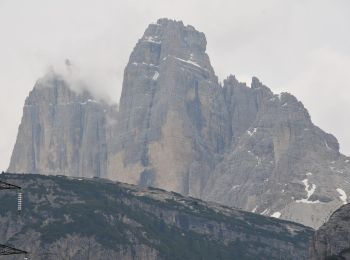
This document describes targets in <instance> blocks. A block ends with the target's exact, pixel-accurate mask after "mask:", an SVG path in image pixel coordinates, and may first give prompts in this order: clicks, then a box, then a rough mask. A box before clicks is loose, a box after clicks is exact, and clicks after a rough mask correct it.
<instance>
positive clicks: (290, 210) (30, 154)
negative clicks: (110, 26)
mask: <svg viewBox="0 0 350 260" xmlns="http://www.w3.org/2000/svg"><path fill="white" fill-rule="evenodd" d="M205 51H206V39H205V36H204V34H203V33H201V32H198V31H197V30H195V29H194V28H193V27H192V26H184V25H183V23H182V22H177V21H173V20H168V19H160V20H158V21H157V23H155V24H150V25H149V26H148V28H147V29H146V31H145V33H144V35H143V36H142V38H141V39H140V40H139V41H138V43H137V44H136V46H135V48H134V50H133V51H132V53H131V55H130V59H129V62H128V64H127V66H126V68H125V72H124V81H123V89H122V95H121V98H120V106H119V111H118V112H117V111H116V109H115V108H111V107H109V106H108V105H106V104H104V103H102V102H91V100H93V99H92V97H91V95H90V94H89V93H86V92H84V93H79V94H78V93H74V92H73V91H72V90H70V89H69V86H68V84H67V83H66V82H65V81H64V80H63V79H51V81H50V80H49V81H39V82H38V84H37V85H38V86H36V87H35V88H34V90H33V91H32V92H31V94H30V96H29V97H28V99H27V101H26V105H25V108H24V114H23V119H22V123H21V126H20V128H19V133H18V139H17V142H16V145H15V148H14V151H13V155H12V159H11V164H10V167H9V170H11V171H17V172H34V173H47V174H57V173H63V174H66V175H71V176H104V177H107V178H109V179H112V180H118V181H122V182H126V183H131V184H138V185H141V186H154V187H161V188H163V189H166V190H171V191H176V192H179V193H182V194H185V195H190V196H194V197H198V198H202V199H205V200H210V201H216V202H219V203H222V204H226V205H229V206H234V207H239V208H242V209H244V210H249V211H253V212H256V213H260V214H264V215H269V216H271V215H273V216H275V217H280V218H284V219H289V220H293V221H297V222H300V223H303V224H306V225H309V226H312V227H319V226H320V225H321V224H322V223H323V222H324V220H325V219H326V217H327V216H329V214H330V213H331V212H333V211H334V210H335V209H336V208H338V207H339V206H340V205H342V204H343V203H345V202H346V199H347V198H346V194H350V185H349V183H350V177H349V172H350V163H349V162H350V158H348V157H345V156H343V155H342V154H340V153H339V145H338V141H337V139H336V138H335V137H334V136H332V135H330V134H327V133H325V132H324V131H322V130H321V129H319V128H318V127H316V126H315V125H313V123H312V121H311V119H310V116H309V114H308V112H307V110H306V109H305V108H304V106H303V105H302V103H301V102H300V101H298V100H297V99H296V98H295V97H294V96H292V95H291V94H288V93H282V94H279V95H275V94H274V93H272V91H271V90H270V89H269V88H268V87H266V86H264V85H263V84H262V83H261V82H260V81H259V80H258V79H257V78H253V80H252V84H251V86H247V85H246V84H244V83H240V82H238V81H237V80H236V79H235V77H234V76H229V77H228V78H227V79H226V80H224V83H223V86H221V85H220V84H219V83H218V80H217V77H216V76H215V73H214V70H213V68H212V66H211V64H210V61H209V58H208V55H207V54H206V52H205ZM46 85H47V87H45V86H46ZM39 86H40V87H39ZM52 86H54V87H52ZM55 93H56V94H55ZM58 97H64V100H66V99H67V100H68V101H69V102H68V101H64V102H66V103H67V102H68V103H69V105H66V106H62V105H61V104H60V103H59V102H63V101H59V102H58V101H56V100H57V98H58ZM89 100H90V101H89ZM51 103H52V104H54V105H53V106H52V105H50V104H51ZM53 108H54V109H53ZM105 111H107V112H105ZM108 122H112V123H108ZM330 180H331V181H330Z"/></svg>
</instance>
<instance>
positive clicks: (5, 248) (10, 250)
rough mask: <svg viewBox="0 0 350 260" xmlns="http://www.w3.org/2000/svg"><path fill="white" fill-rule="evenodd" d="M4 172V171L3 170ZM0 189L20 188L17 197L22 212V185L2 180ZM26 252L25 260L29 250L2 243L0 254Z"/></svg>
mask: <svg viewBox="0 0 350 260" xmlns="http://www.w3.org/2000/svg"><path fill="white" fill-rule="evenodd" d="M2 173H4V172H2ZM0 190H18V191H19V192H18V197H17V203H18V204H17V206H18V212H19V213H20V212H21V210H22V192H21V190H22V188H21V187H20V186H17V185H14V184H11V183H8V182H4V181H0ZM21 254H24V260H27V259H28V252H27V251H24V250H21V249H17V248H14V247H12V246H8V245H2V244H0V255H21Z"/></svg>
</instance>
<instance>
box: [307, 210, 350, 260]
mask: <svg viewBox="0 0 350 260" xmlns="http://www.w3.org/2000/svg"><path fill="white" fill-rule="evenodd" d="M309 256H310V257H309V259H312V260H318V259H334V260H336V259H339V260H342V259H350V205H349V204H347V205H345V206H343V207H341V208H340V209H338V210H337V211H335V212H334V213H333V214H332V216H331V217H330V218H329V220H328V221H327V222H326V223H325V224H324V225H323V226H322V227H321V228H320V229H319V230H317V231H316V233H315V234H314V237H313V239H312V241H311V246H310V255H309Z"/></svg>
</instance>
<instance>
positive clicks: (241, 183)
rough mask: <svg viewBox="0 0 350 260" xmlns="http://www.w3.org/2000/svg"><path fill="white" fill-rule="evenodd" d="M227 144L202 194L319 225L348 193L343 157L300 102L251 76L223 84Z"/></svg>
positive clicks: (346, 161) (347, 169)
mask: <svg viewBox="0 0 350 260" xmlns="http://www.w3.org/2000/svg"><path fill="white" fill-rule="evenodd" d="M224 91H225V92H226V94H225V98H226V100H227V104H228V108H229V110H230V115H231V118H232V121H231V124H232V129H233V143H232V146H231V148H230V149H229V150H228V151H227V152H226V153H225V155H224V158H223V160H222V161H221V162H220V163H218V164H217V165H216V168H215V171H214V172H213V173H212V174H211V176H210V179H209V181H208V183H207V185H206V188H205V189H204V192H203V194H202V198H203V199H206V200H211V201H216V202H220V203H223V204H225V205H230V206H235V207H239V208H242V209H245V210H249V211H252V212H257V213H260V214H263V215H269V216H275V217H281V218H285V219H289V220H293V221H296V222H300V223H303V224H305V225H309V226H312V227H315V228H317V227H319V226H320V225H322V223H324V221H325V220H326V218H327V217H328V216H329V215H330V214H331V213H332V212H333V211H334V210H335V209H337V208H338V207H339V206H340V205H342V204H344V203H346V202H347V194H349V192H350V186H349V182H350V175H349V173H350V165H349V158H348V157H345V156H343V155H342V154H340V153H339V145H338V142H337V140H336V138H335V137H334V136H332V135H330V134H327V133H325V132H324V131H322V130H321V129H319V128H318V127H317V126H315V125H313V123H312V121H311V119H310V116H309V114H308V112H307V110H306V109H305V108H304V106H303V105H302V103H301V102H299V101H298V100H297V99H296V98H295V97H294V96H292V95H290V94H288V93H282V94H279V95H274V94H273V93H272V92H271V91H270V89H268V88H267V87H266V86H264V85H263V84H262V83H260V82H259V81H258V79H256V78H253V81H252V85H251V87H250V88H249V87H246V86H245V85H243V84H241V83H239V82H237V81H236V80H235V79H234V78H233V77H230V78H228V80H226V81H225V84H224Z"/></svg>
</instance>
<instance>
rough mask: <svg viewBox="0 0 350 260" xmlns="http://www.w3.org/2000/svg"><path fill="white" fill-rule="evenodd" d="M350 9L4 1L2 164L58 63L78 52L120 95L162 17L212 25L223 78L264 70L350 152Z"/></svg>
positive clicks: (101, 83)
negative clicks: (131, 61)
mask: <svg viewBox="0 0 350 260" xmlns="http://www.w3.org/2000/svg"><path fill="white" fill-rule="evenodd" d="M349 13H350V1H348V0H328V1H327V0H283V1H281V0H228V1H224V0H222V1H220V0H215V1H213V0H177V1H170V0H152V1H146V0H144V1H140V0H139V1H126V0H125V1H119V0H95V1H89V0H30V1H25V0H0V33H1V34H0V87H1V95H0V111H1V112H0V120H1V122H2V126H1V129H0V136H1V138H0V154H1V157H0V170H1V169H3V170H5V169H6V168H7V166H8V163H9V159H10V156H11V152H12V148H13V145H14V142H15V139H16V135H17V128H18V125H19V123H20V119H21V115H22V108H23V104H24V100H25V98H26V96H27V95H28V93H29V91H30V90H31V89H32V87H33V85H34V83H35V81H36V80H37V79H38V78H39V77H41V76H42V75H43V74H44V73H45V71H47V69H48V67H49V66H54V67H59V66H60V65H62V64H63V62H64V60H65V59H66V58H69V59H70V60H71V61H72V63H73V64H74V65H76V67H78V69H79V75H80V77H81V78H83V79H85V80H86V81H88V82H89V83H90V85H91V86H94V87H93V88H92V91H93V92H94V93H95V94H96V95H99V96H109V97H110V98H111V99H112V100H114V101H116V102H117V101H118V99H119V95H120V91H121V83H122V77H123V70H124V67H125V65H126V63H127V61H128V58H129V55H130V53H131V51H132V49H133V47H134V45H135V44H136V42H137V40H138V39H139V38H140V37H141V36H142V34H143V31H144V30H145V28H146V27H147V25H148V24H149V23H151V22H155V21H156V20H157V19H158V18H161V17H168V18H173V19H176V20H182V21H183V22H184V23H185V24H191V25H193V26H194V27H195V28H196V29H197V30H199V31H202V32H204V33H205V34H206V37H207V42H208V46H207V52H208V54H209V56H210V59H211V62H212V65H213V67H214V69H215V71H216V74H217V75H218V76H219V78H220V80H221V81H222V80H223V79H224V78H225V77H226V76H227V75H228V74H235V75H236V76H237V78H238V79H239V80H240V81H250V77H251V76H253V75H255V76H257V77H258V78H259V79H260V80H261V81H262V82H263V83H264V84H265V85H267V86H269V87H270V88H271V89H272V90H273V91H274V92H280V91H288V92H291V93H292V94H294V95H296V96H297V98H298V99H299V100H301V101H302V102H303V103H304V105H305V106H306V108H307V109H308V110H309V112H310V114H311V117H312V119H313V122H314V123H315V124H316V125H318V126H320V127H321V128H323V129H324V130H325V131H327V132H330V133H332V134H334V135H335V136H336V137H337V138H338V140H339V142H340V146H341V150H342V152H343V153H345V154H347V155H349V154H350V135H349V134H348V128H349V126H350V120H349V118H350V33H349V32H350V15H349Z"/></svg>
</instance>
